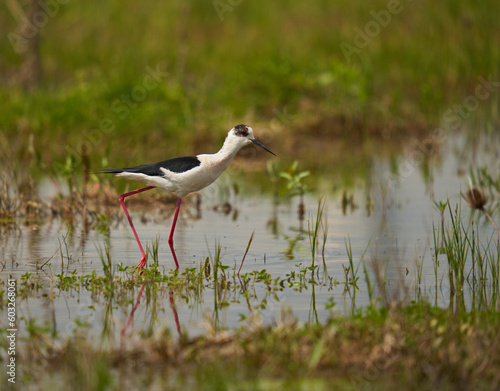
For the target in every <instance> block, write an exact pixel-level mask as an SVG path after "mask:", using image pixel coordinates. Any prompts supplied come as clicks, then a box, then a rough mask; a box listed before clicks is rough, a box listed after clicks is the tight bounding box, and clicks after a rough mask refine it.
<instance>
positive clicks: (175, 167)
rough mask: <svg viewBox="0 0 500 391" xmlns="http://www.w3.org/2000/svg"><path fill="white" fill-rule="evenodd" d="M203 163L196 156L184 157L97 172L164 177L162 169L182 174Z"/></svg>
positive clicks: (104, 169)
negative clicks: (132, 173)
mask: <svg viewBox="0 0 500 391" xmlns="http://www.w3.org/2000/svg"><path fill="white" fill-rule="evenodd" d="M200 164H201V162H200V161H199V160H198V158H197V157H196V156H182V157H175V158H173V159H168V160H163V161H162V162H158V163H153V164H141V165H139V166H132V167H125V168H103V169H100V170H96V172H102V173H110V174H119V173H121V172H136V173H139V174H145V175H148V176H163V171H161V168H166V169H167V170H169V171H172V172H176V173H181V172H186V171H189V170H191V169H193V168H195V167H198V166H199V165H200Z"/></svg>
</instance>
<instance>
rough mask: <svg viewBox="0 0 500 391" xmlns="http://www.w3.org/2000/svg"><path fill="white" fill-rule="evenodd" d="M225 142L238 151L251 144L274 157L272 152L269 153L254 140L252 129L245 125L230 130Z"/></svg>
mask: <svg viewBox="0 0 500 391" xmlns="http://www.w3.org/2000/svg"><path fill="white" fill-rule="evenodd" d="M226 142H228V143H230V144H231V145H232V146H233V147H235V148H237V149H240V148H241V147H243V146H245V145H247V144H250V143H253V144H255V145H257V146H259V147H261V148H262V149H264V150H265V151H267V152H269V153H270V154H272V155H274V156H276V155H275V154H274V153H273V152H271V151H270V150H269V149H267V148H266V147H265V146H263V145H262V144H261V143H260V142H259V141H257V140H256V139H255V136H254V135H253V129H252V128H251V127H250V126H247V125H236V126H235V127H234V128H232V129H231V130H230V131H229V133H228V135H227V138H226Z"/></svg>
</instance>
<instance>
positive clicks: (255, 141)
mask: <svg viewBox="0 0 500 391" xmlns="http://www.w3.org/2000/svg"><path fill="white" fill-rule="evenodd" d="M250 141H251V142H252V143H254V144H255V145H257V146H258V147H261V148H262V149H263V150H265V151H267V152H269V153H270V154H271V155H274V156H276V154H275V153H273V152H271V151H270V150H269V149H267V148H266V147H264V146H263V145H262V144H261V143H259V142H258V141H257V140H256V139H254V138H252V139H250Z"/></svg>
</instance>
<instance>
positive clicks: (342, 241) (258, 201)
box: [0, 137, 495, 340]
mask: <svg viewBox="0 0 500 391" xmlns="http://www.w3.org/2000/svg"><path fill="white" fill-rule="evenodd" d="M467 143H468V141H466V140H465V139H464V138H462V137H457V138H455V139H453V140H448V141H447V143H446V144H445V145H441V146H440V151H439V155H440V157H439V158H436V159H434V160H430V161H429V160H426V159H423V160H415V159H413V158H412V155H411V151H410V152H408V151H403V152H401V154H400V155H399V156H398V158H397V159H398V168H399V171H398V172H395V171H394V170H393V169H391V164H390V163H389V161H387V160H384V159H380V160H376V161H374V163H373V165H372V167H371V171H372V172H371V179H370V181H369V182H370V183H371V184H370V185H369V186H365V185H363V186H354V187H353V188H351V189H349V190H348V194H352V195H353V204H352V205H353V207H351V206H347V208H346V209H345V210H344V209H343V208H342V193H341V192H340V191H332V190H331V189H333V188H335V183H332V182H333V180H331V179H330V178H329V175H328V173H323V174H322V175H321V177H322V181H321V183H322V184H321V186H318V189H317V190H316V191H315V192H314V193H309V194H307V195H306V197H305V202H304V204H305V218H304V220H303V221H302V222H300V221H299V218H298V212H297V211H298V203H299V198H298V197H293V198H291V199H290V201H286V200H280V202H279V203H278V204H277V206H276V205H275V203H274V202H273V199H272V197H271V196H270V195H261V196H257V195H255V194H253V195H245V193H244V192H243V193H242V194H240V195H238V196H236V195H234V194H233V195H232V196H231V197H230V202H231V205H232V208H233V209H232V210H231V211H230V212H229V213H227V214H226V213H223V212H222V211H221V210H215V209H214V206H216V205H218V204H219V200H220V197H219V194H220V192H221V187H222V186H221V183H225V184H227V183H231V181H232V180H233V179H235V178H232V177H231V174H230V173H228V174H225V176H223V177H222V178H220V182H218V183H216V184H214V185H212V187H211V188H208V189H206V190H205V191H203V192H202V203H201V208H200V210H199V211H197V210H196V208H195V207H194V206H193V204H194V203H189V202H186V203H185V205H183V208H182V209H181V214H180V219H179V222H178V225H177V229H176V232H175V239H174V241H175V248H176V253H177V256H178V258H179V261H180V266H181V272H182V271H183V270H185V269H186V268H195V267H199V266H200V264H203V263H204V262H205V260H206V258H207V257H209V258H213V257H214V256H215V252H216V247H217V243H220V246H221V262H222V264H223V265H227V266H229V271H227V273H228V275H231V276H233V275H234V272H233V271H232V270H233V268H234V269H235V270H238V268H239V266H240V264H241V261H242V258H243V255H244V253H245V250H246V247H247V244H248V242H249V239H250V237H251V235H252V232H254V231H255V237H254V239H253V241H252V243H251V246H250V249H249V251H248V254H247V256H246V259H245V262H244V264H243V267H242V271H241V273H242V274H245V273H252V272H260V271H262V270H264V269H265V270H266V271H267V273H269V274H270V276H271V279H276V278H277V277H280V279H281V280H280V281H283V280H287V279H288V280H289V281H291V282H292V283H293V284H291V286H288V285H285V286H284V287H283V289H277V290H269V285H266V284H262V283H258V282H254V283H252V280H250V281H251V282H250V283H249V286H250V288H249V289H248V292H249V293H247V294H244V293H243V292H242V289H232V290H231V289H228V290H224V291H223V292H222V293H221V291H220V290H217V294H215V293H214V292H215V290H214V289H213V285H214V284H213V282H207V283H206V284H204V286H203V287H202V289H201V291H198V292H194V291H193V292H191V293H190V294H186V295H175V294H173V295H172V294H170V293H169V292H168V290H165V289H163V290H162V289H155V288H153V287H147V288H146V290H145V295H144V296H143V297H142V299H141V302H140V304H139V306H138V308H137V311H136V312H135V314H134V317H133V323H132V326H131V329H132V330H136V331H146V330H149V331H151V332H152V331H154V330H155V328H157V327H158V326H159V325H166V326H167V327H169V328H170V330H171V332H172V333H174V334H175V333H176V328H177V325H176V322H175V320H176V316H177V317H178V320H179V324H180V326H181V328H182V330H185V331H187V332H188V334H189V335H196V334H199V333H203V332H205V328H206V327H210V326H207V325H209V324H211V323H212V322H213V323H214V324H215V325H216V326H217V327H222V328H224V327H227V328H234V327H237V326H238V325H239V324H241V322H242V321H244V319H246V318H248V317H250V316H251V315H252V314H260V318H261V319H262V320H263V321H264V322H266V323H276V322H279V321H280V319H281V318H282V317H283V316H285V314H286V313H291V314H292V316H293V317H295V318H297V319H298V320H299V321H302V322H315V321H325V320H326V319H328V317H330V316H331V314H332V312H333V313H341V314H347V315H348V314H350V313H352V312H353V311H356V310H357V309H362V308H363V307H366V306H367V305H369V304H370V298H369V289H368V287H367V284H366V278H365V275H364V273H363V264H362V263H360V262H361V259H362V258H363V256H364V259H365V261H366V266H367V270H368V272H369V279H370V281H371V284H372V286H375V288H374V297H378V296H381V293H380V292H379V290H380V288H381V286H380V285H377V283H376V282H375V280H376V275H375V273H374V268H373V265H374V264H378V265H379V266H380V265H382V268H383V270H384V280H385V284H384V287H383V289H385V290H386V292H387V293H388V295H389V296H392V297H397V298H398V299H399V300H402V301H405V302H409V301H410V300H417V299H419V298H421V297H427V298H428V299H429V300H430V301H431V302H434V303H436V304H437V305H439V306H449V305H452V304H453V303H450V286H449V283H448V279H447V277H445V275H446V273H447V271H448V267H447V264H446V262H445V261H444V262H441V263H440V264H439V267H438V272H437V275H438V284H437V286H436V284H435V281H436V280H435V269H434V263H433V259H432V254H431V248H432V247H433V233H432V229H433V224H434V225H435V226H436V227H437V226H438V224H439V220H440V216H439V213H438V212H437V211H436V208H435V206H434V200H435V201H445V200H446V199H448V198H449V199H450V206H451V207H452V209H454V208H455V207H456V206H457V205H460V204H462V205H461V207H462V208H463V209H464V211H465V212H464V215H465V213H468V212H467V211H466V207H465V205H463V204H465V202H461V200H460V192H461V191H464V190H465V188H466V186H467V177H466V176H464V175H463V173H464V172H465V171H467V170H468V169H469V167H470V165H471V164H475V165H477V166H480V165H482V164H487V163H488V160H489V159H492V158H493V159H494V158H495V156H493V157H492V154H491V153H489V154H486V155H484V156H483V158H484V159H485V161H484V162H482V161H479V159H480V158H477V157H476V159H477V160H476V161H474V162H472V161H469V160H467V159H464V158H463V156H464V155H463V151H464V149H465V145H466V144H467ZM488 146H491V141H488V140H486V141H483V142H481V143H479V145H478V146H477V148H479V149H480V150H487V149H488ZM425 164H428V169H427V168H425V167H424V168H422V167H423V166H424V165H425ZM302 168H303V169H305V167H302ZM262 175H265V174H264V173H263V174H262ZM391 178H392V179H391ZM236 181H241V179H236ZM309 181H310V182H312V183H314V181H315V177H314V175H312V176H311V177H310V178H309ZM243 187H244V186H243ZM323 196H324V200H325V201H326V203H325V210H324V214H323V226H327V227H328V230H327V239H326V242H325V246H324V251H323V247H322V240H323V233H324V231H323V230H322V229H320V231H319V239H318V241H319V244H318V251H317V254H316V262H315V264H316V265H318V269H317V271H316V272H315V274H314V277H313V276H312V275H311V272H310V271H308V272H304V269H305V268H307V267H309V266H311V245H310V239H309V234H308V230H309V226H310V225H312V224H313V220H314V219H315V218H316V213H317V209H318V202H319V199H320V198H321V197H323ZM139 197H140V196H139ZM173 208H174V206H173V205H172V212H173ZM132 217H133V219H134V223H135V225H136V229H137V231H138V233H139V237H140V238H141V241H142V243H143V245H145V246H149V247H151V244H152V242H153V241H154V240H155V238H156V237H157V236H159V238H160V242H159V248H158V258H159V265H160V268H161V269H162V270H164V271H165V272H168V270H169V269H171V268H172V267H173V260H172V256H171V253H170V249H169V246H168V244H167V237H168V233H169V230H170V224H171V221H170V219H167V220H165V219H159V218H155V216H154V214H153V213H152V214H141V213H133V215H132ZM479 221H480V222H481V224H480V229H482V230H484V235H485V238H488V237H490V236H491V229H490V228H489V227H488V226H487V225H486V224H483V222H484V219H483V220H479ZM301 225H302V228H303V229H302V230H301V229H300V227H301ZM347 241H350V243H351V248H352V258H353V260H354V267H355V268H357V267H358V265H359V268H358V272H357V276H358V277H359V280H358V282H357V286H358V288H359V289H357V290H356V289H354V288H353V287H352V286H351V285H349V284H347V283H346V282H345V281H346V274H345V268H347V267H348V266H349V258H348V253H347V250H346V242H347ZM106 245H107V246H109V249H110V259H111V261H112V265H113V267H114V268H116V265H118V264H122V265H123V266H130V267H132V266H134V265H135V264H137V262H138V261H139V258H140V253H139V250H138V247H137V244H136V242H135V240H134V237H133V235H132V232H131V230H130V228H129V226H128V224H126V221H125V220H124V219H122V220H120V221H119V222H113V223H111V224H110V230H109V232H106V231H104V232H102V231H99V230H96V229H94V230H90V231H89V233H88V235H86V234H84V232H83V231H82V229H81V227H78V226H77V227H75V228H74V229H73V230H72V231H71V232H68V228H67V226H66V225H65V224H64V223H63V222H62V221H60V220H53V221H51V222H50V223H44V224H42V223H41V224H39V225H34V224H30V225H23V224H22V223H19V224H17V225H11V226H9V227H5V228H3V231H2V235H1V240H0V258H1V260H2V263H5V267H4V269H3V271H2V274H1V278H2V280H6V279H7V278H8V277H9V276H12V277H11V278H14V279H16V280H17V281H18V283H17V284H18V290H19V287H20V286H21V285H22V282H21V281H22V276H23V275H26V273H37V281H38V282H39V283H41V287H40V288H39V289H37V290H35V291H33V292H35V293H31V294H30V295H29V296H28V297H27V298H23V299H21V298H20V299H18V302H17V306H18V317H19V319H20V320H19V322H21V323H22V324H24V325H26V324H28V322H29V321H30V320H35V321H36V323H37V324H40V325H45V326H46V327H47V328H49V329H51V330H52V331H56V332H57V333H59V334H62V335H64V334H71V333H73V332H74V330H75V329H77V327H81V326H82V325H84V327H88V328H89V330H90V332H91V334H93V335H95V336H96V337H97V336H103V337H110V338H111V340H114V339H116V338H117V337H118V336H119V332H120V330H122V328H123V326H124V325H125V323H126V321H127V319H128V317H129V314H130V311H131V309H132V303H133V302H135V299H136V296H137V293H138V291H139V289H140V287H136V288H135V289H134V290H133V294H129V295H128V296H127V297H128V298H129V300H128V302H123V301H120V302H118V301H116V300H114V299H113V298H111V299H110V298H105V297H104V296H103V295H102V294H99V293H97V294H96V293H95V292H93V290H92V289H83V288H80V289H75V290H72V289H67V290H59V289H58V288H57V287H56V286H55V285H54V281H56V280H57V279H58V277H57V275H60V274H61V273H64V275H66V276H68V275H75V276H84V275H89V274H91V273H92V272H93V271H96V273H97V274H98V275H101V274H103V265H102V263H101V256H100V251H103V249H104V247H105V246H106ZM323 253H324V257H323ZM51 257H52V258H51ZM49 259H50V261H49V262H48V263H47V265H45V266H44V267H43V268H42V269H41V270H38V272H37V271H36V266H37V265H39V266H40V265H42V264H44V263H46V262H47V261H48V260H49ZM419 264H422V265H423V266H422V278H421V279H419V278H417V275H418V273H417V271H418V268H417V265H419ZM115 270H116V269H115ZM301 271H302V273H304V276H305V277H306V279H307V280H308V282H306V283H303V284H300V283H299V281H300V278H298V277H297V276H298V275H299V274H301ZM124 275H125V274H124ZM253 281H254V280H253ZM312 281H314V282H312ZM153 285H154V284H153ZM271 285H272V284H271ZM158 286H161V283H158ZM233 286H234V285H233ZM463 293H464V302H465V304H466V306H470V297H469V292H467V291H464V292H463ZM221 294H222V295H223V296H221ZM451 300H452V299H451ZM1 316H2V323H3V322H5V319H4V318H5V316H6V313H5V311H4V312H3V313H2V315H1ZM19 328H20V330H21V331H22V330H23V328H25V327H21V326H19Z"/></svg>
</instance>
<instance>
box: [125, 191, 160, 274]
mask: <svg viewBox="0 0 500 391" xmlns="http://www.w3.org/2000/svg"><path fill="white" fill-rule="evenodd" d="M154 188H155V187H154V186H148V187H143V188H142V189H138V190H134V191H131V192H129V193H124V194H122V195H121V196H120V204H122V208H123V210H124V212H125V214H126V215H127V219H128V222H129V224H130V227H131V228H132V231H133V232H134V236H135V240H137V244H138V245H139V250H141V254H142V258H141V260H140V261H139V263H138V264H137V266H136V267H138V268H140V269H144V266H146V254H145V253H144V250H143V249H142V245H141V242H140V241H139V236H137V232H136V231H135V228H134V223H132V219H131V218H130V215H129V214H128V210H127V207H126V206H125V202H124V200H125V198H127V197H128V196H131V195H134V194H139V193H142V192H143V191H146V190H151V189H154Z"/></svg>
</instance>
